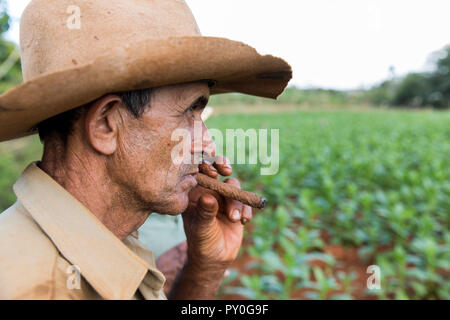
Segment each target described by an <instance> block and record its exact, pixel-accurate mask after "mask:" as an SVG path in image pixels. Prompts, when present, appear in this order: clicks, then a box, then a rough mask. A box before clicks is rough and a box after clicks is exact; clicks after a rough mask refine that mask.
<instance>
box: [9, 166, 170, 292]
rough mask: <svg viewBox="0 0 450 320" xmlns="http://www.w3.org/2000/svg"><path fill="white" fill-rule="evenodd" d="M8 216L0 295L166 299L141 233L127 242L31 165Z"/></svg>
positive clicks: (161, 279)
mask: <svg viewBox="0 0 450 320" xmlns="http://www.w3.org/2000/svg"><path fill="white" fill-rule="evenodd" d="M14 192H15V194H16V196H17V202H16V203H15V204H14V205H13V206H12V207H10V208H9V209H7V210H6V211H5V212H3V213H2V214H0V299H166V297H165V295H164V293H163V285H164V282H165V278H164V275H163V274H162V273H161V272H160V271H158V270H157V269H156V266H155V261H154V258H153V254H152V252H151V251H149V250H147V249H146V248H144V247H143V246H142V245H141V244H140V243H139V241H138V239H137V232H136V233H134V234H133V235H130V236H128V237H127V238H126V239H125V240H124V241H123V242H122V241H121V240H120V239H119V238H117V237H116V236H115V235H114V234H113V233H112V232H110V231H109V230H108V229H107V228H106V227H105V226H104V225H103V224H102V223H101V222H100V221H99V220H98V219H97V218H96V217H95V216H94V215H93V214H92V213H91V212H90V211H89V210H88V209H87V208H86V207H85V206H83V205H82V204H81V203H80V202H79V201H78V200H77V199H75V198H74V197H73V196H72V195H71V194H70V193H69V192H67V191H66V190H65V189H64V188H63V187H61V186H60V185H59V184H58V183H57V182H56V181H55V180H53V179H52V178H51V177H50V176H49V175H47V174H46V173H45V172H44V171H42V170H41V169H40V168H39V167H38V166H37V165H36V163H33V164H31V165H30V166H29V167H28V168H27V169H26V170H25V171H24V173H23V174H22V175H21V176H20V178H19V179H18V180H17V182H16V183H15V185H14Z"/></svg>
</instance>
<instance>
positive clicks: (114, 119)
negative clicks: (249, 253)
mask: <svg viewBox="0 0 450 320" xmlns="http://www.w3.org/2000/svg"><path fill="white" fill-rule="evenodd" d="M21 55H22V69H23V76H24V83H23V84H22V85H21V86H19V87H17V88H15V89H13V90H11V91H9V92H7V93H6V94H4V95H2V96H0V141H2V140H7V139H13V138H16V137H20V136H23V135H27V134H32V133H35V132H39V135H40V137H41V139H42V141H43V143H44V154H43V157H42V161H40V162H36V163H32V164H30V166H29V167H28V168H27V169H26V170H25V172H24V173H23V174H22V176H21V177H20V178H19V179H18V181H17V182H16V184H15V185H14V191H15V193H16V195H17V199H18V201H17V202H16V204H14V205H13V206H12V207H11V208H9V209H8V210H6V211H5V212H4V213H2V214H1V215H0V244H1V245H0V298H2V299H101V298H104V299H165V298H166V296H165V294H164V293H163V291H162V288H163V285H164V281H165V278H164V275H163V274H162V273H161V272H160V271H159V270H158V269H157V268H156V266H155V261H154V258H153V254H152V253H151V252H150V251H149V250H147V249H146V248H144V247H143V246H142V245H141V244H140V243H139V241H138V239H137V237H138V235H137V233H136V230H137V229H138V228H139V227H140V226H141V225H142V224H143V223H144V222H145V220H146V219H147V218H148V216H149V214H150V213H151V212H158V213H160V214H165V215H172V216H175V215H179V214H182V217H183V223H184V230H185V232H186V237H187V261H186V263H185V264H184V265H183V267H182V271H181V272H180V274H179V275H178V277H177V280H176V281H175V284H174V285H173V288H172V290H171V292H170V293H169V295H168V298H172V299H210V298H213V297H215V295H216V293H217V290H218V288H219V286H220V283H221V281H222V277H223V274H224V272H225V270H226V268H227V266H229V264H230V263H231V262H232V261H233V260H234V259H235V258H236V256H237V253H238V250H239V248H240V245H241V242H242V235H243V225H242V224H241V223H240V221H241V219H246V220H250V219H251V218H252V213H251V210H250V208H249V207H248V206H244V205H243V204H242V203H239V202H237V201H235V200H232V199H225V198H223V197H221V196H219V195H217V194H215V193H213V192H211V191H208V190H206V189H204V188H201V187H199V186H197V185H196V181H195V178H194V175H195V174H196V173H197V172H199V170H200V171H201V172H203V173H205V174H208V175H209V176H211V177H214V178H217V177H218V176H219V175H222V176H229V175H231V173H232V169H231V166H229V165H228V164H227V161H226V160H224V159H220V160H221V161H217V162H216V163H214V164H213V165H208V164H205V163H203V164H201V165H200V166H199V165H198V164H196V162H195V161H194V160H195V159H196V158H197V157H198V155H201V154H204V153H207V154H210V155H214V144H213V143H212V140H211V138H210V136H209V135H208V133H207V129H206V127H205V126H204V124H203V122H202V120H201V113H202V110H203V108H204V107H205V106H206V104H207V102H208V99H209V97H210V95H211V94H215V93H223V92H233V91H236V92H243V93H247V94H253V95H258V96H264V97H271V98H275V97H276V96H277V95H279V94H280V93H281V92H282V91H283V90H284V88H285V86H286V85H287V83H288V81H289V79H290V78H291V69H290V67H289V65H288V64H287V63H285V62H284V61H283V60H281V59H278V58H274V57H272V56H260V55H259V54H258V53H256V51H254V50H253V49H252V48H250V47H248V46H246V45H244V44H242V43H238V42H234V41H231V40H227V39H221V38H208V37H202V36H201V35H200V33H199V31H198V27H197V25H196V23H195V20H194V18H193V17H192V14H191V12H190V10H189V8H188V7H187V6H186V4H185V3H184V1H180V0H153V1H150V0H146V1H142V0H131V1H130V0H97V1H88V0H78V1H76V0H52V1H49V0H33V1H31V3H30V4H29V6H28V7H27V9H26V10H25V12H24V14H23V16H22V22H21ZM196 122H197V123H198V122H200V123H201V126H202V129H203V130H202V131H203V134H202V135H201V136H198V135H195V134H192V135H191V137H192V141H190V142H191V149H190V150H189V151H190V154H189V158H190V159H191V160H192V161H191V162H190V163H185V162H182V163H179V162H176V161H173V159H172V151H173V149H174V148H175V146H176V145H178V144H179V141H174V140H173V139H172V134H173V132H174V131H175V130H179V129H183V130H185V131H187V132H190V133H193V131H194V127H195V124H196ZM226 183H229V184H232V185H235V186H237V187H239V182H238V181H237V180H235V179H229V180H227V181H226Z"/></svg>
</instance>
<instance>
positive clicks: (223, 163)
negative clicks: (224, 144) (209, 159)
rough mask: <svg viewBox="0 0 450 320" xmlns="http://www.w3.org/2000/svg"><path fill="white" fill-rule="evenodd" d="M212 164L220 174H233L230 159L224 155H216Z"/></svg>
mask: <svg viewBox="0 0 450 320" xmlns="http://www.w3.org/2000/svg"><path fill="white" fill-rule="evenodd" d="M213 166H214V168H216V169H217V171H218V172H219V173H220V174H221V175H222V176H231V175H232V174H233V168H232V167H231V165H230V161H229V160H228V159H227V158H226V157H224V156H216V157H215V161H214V163H213Z"/></svg>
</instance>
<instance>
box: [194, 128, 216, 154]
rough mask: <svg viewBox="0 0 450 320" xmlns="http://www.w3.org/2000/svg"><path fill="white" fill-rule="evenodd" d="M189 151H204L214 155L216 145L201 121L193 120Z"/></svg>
mask: <svg viewBox="0 0 450 320" xmlns="http://www.w3.org/2000/svg"><path fill="white" fill-rule="evenodd" d="M191 153H192V154H195V153H206V154H208V155H210V156H215V155H216V145H215V143H214V141H213V139H212V137H211V135H210V134H209V131H208V128H207V127H206V126H205V123H204V122H203V121H198V120H197V121H195V124H194V134H193V138H192V145H191Z"/></svg>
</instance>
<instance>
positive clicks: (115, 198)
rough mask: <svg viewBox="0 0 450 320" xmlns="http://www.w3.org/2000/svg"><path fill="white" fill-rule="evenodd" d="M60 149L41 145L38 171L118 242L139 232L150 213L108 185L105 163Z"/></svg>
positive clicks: (73, 151)
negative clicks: (90, 215)
mask: <svg viewBox="0 0 450 320" xmlns="http://www.w3.org/2000/svg"><path fill="white" fill-rule="evenodd" d="M64 149H65V148H64V147H63V146H62V145H59V144H55V143H53V144H52V143H49V144H47V143H45V147H44V155H43V157H42V161H41V163H40V164H39V167H40V168H41V169H42V170H43V171H45V172H46V173H47V174H48V175H50V176H51V177H52V178H53V179H54V180H55V181H56V182H58V183H59V184H60V185H61V186H62V187H63V188H64V189H66V190H67V191H68V192H69V193H70V194H71V195H72V196H74V197H75V198H76V199H77V200H78V201H80V202H81V203H82V204H83V205H84V206H85V207H86V208H88V209H89V210H90V211H91V212H92V213H93V214H94V215H95V216H96V217H97V218H98V219H99V220H100V221H101V222H102V223H103V224H104V225H105V226H106V227H107V228H108V229H109V230H110V231H111V232H112V233H113V234H114V235H115V236H116V237H118V238H119V239H121V240H124V239H125V238H126V237H127V236H128V235H129V234H131V233H133V232H134V231H136V230H137V229H139V227H140V226H141V225H142V224H143V223H144V222H145V220H146V219H147V218H148V216H149V215H150V213H149V211H148V210H146V209H143V208H142V206H140V205H139V201H137V200H136V199H133V196H132V194H130V193H128V192H126V191H125V192H124V190H122V189H123V188H122V187H121V186H119V185H118V184H116V183H114V181H112V179H111V177H110V175H109V174H108V172H107V168H106V164H105V163H106V160H105V159H103V158H101V157H99V156H98V154H89V152H86V151H85V150H73V149H72V150H64ZM80 151H81V152H80ZM83 151H84V152H83ZM61 155H64V156H63V157H61ZM141 208H142V209H141Z"/></svg>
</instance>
